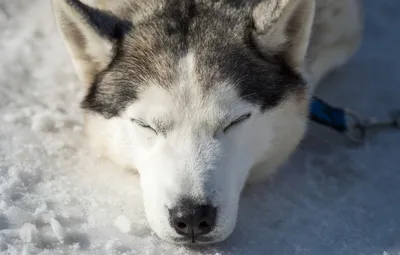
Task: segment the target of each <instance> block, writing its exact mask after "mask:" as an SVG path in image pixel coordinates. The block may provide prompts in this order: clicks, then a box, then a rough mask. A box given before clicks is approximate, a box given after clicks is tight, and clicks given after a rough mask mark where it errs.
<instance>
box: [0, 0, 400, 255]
mask: <svg viewBox="0 0 400 255" xmlns="http://www.w3.org/2000/svg"><path fill="white" fill-rule="evenodd" d="M364 3H365V5H366V18H367V20H366V35H365V41H364V43H363V45H362V47H361V50H360V51H359V52H358V54H357V55H356V57H355V58H354V59H353V60H352V61H351V62H350V63H349V64H348V65H347V66H346V67H345V68H344V69H342V70H341V71H339V72H336V73H335V74H333V75H331V76H330V77H329V78H328V79H326V80H325V81H324V84H323V85H322V87H321V88H320V89H319V91H318V93H319V95H320V96H322V97H323V98H324V99H326V100H328V101H329V102H331V103H333V104H336V105H340V106H344V107H349V108H352V109H354V110H356V111H358V112H360V113H361V114H362V115H374V116H377V117H380V118H386V117H387V113H388V112H389V111H390V110H392V109H396V108H398V109H400V60H399V56H400V46H399V45H400V30H399V27H400V15H398V13H399V12H400V2H399V1H398V0H379V1H376V0H365V1H364ZM82 93H83V91H82V87H81V86H80V85H79V83H78V82H77V79H76V75H75V73H74V71H73V68H72V64H71V62H70V59H69V57H68V56H67V53H66V49H65V47H64V44H63V42H62V41H61V39H60V36H59V34H58V32H57V29H56V27H55V24H54V20H53V16H52V14H51V7H50V1H47V0H0V254H41V255H45V254H46V255H47V254H49V255H50V254H52V255H53V254H270V255H282V254H287V255H300V254H304V255H306V254H307V255H346V254H348V255H383V254H385V255H398V254H400V132H399V131H391V130H388V131H386V132H382V133H378V134H375V135H373V136H371V137H370V139H369V140H368V141H367V143H366V144H365V145H363V146H355V145H353V144H351V143H349V142H348V141H347V140H346V139H345V138H344V137H342V136H341V135H340V134H337V133H335V132H333V131H331V130H329V129H327V128H324V127H321V126H317V125H314V124H311V125H310V129H309V133H308V135H307V136H306V137H305V139H304V141H303V143H302V145H301V146H300V148H299V149H298V151H297V152H296V153H295V154H294V155H293V157H292V158H291V159H290V160H289V162H288V164H287V165H285V166H284V167H283V168H282V171H280V172H279V174H278V175H277V176H276V178H274V179H273V180H271V181H270V182H268V183H265V184H261V185H258V186H254V187H250V188H248V189H246V190H245V191H244V193H243V198H242V201H241V207H240V214H239V220H238V224H237V228H236V230H235V232H234V233H233V235H232V236H231V237H230V238H229V239H228V240H226V241H225V242H223V243H221V244H217V245H212V246H208V247H202V248H193V247H180V246H174V245H172V244H168V243H165V242H162V241H160V240H159V239H158V238H157V237H155V236H154V234H153V233H152V232H151V230H150V229H149V226H148V225H147V222H146V219H145V215H144V211H143V206H142V200H141V190H140V188H139V182H138V176H137V175H135V174H134V173H132V172H130V171H127V170H123V169H120V168H118V167H116V166H115V165H113V164H112V163H110V162H108V161H105V160H103V159H100V158H98V157H96V155H93V152H91V151H90V150H89V149H88V148H87V146H86V140H85V137H84V136H83V135H82V126H81V125H82V114H81V112H80V110H79V107H78V105H79V101H80V99H81V97H82Z"/></svg>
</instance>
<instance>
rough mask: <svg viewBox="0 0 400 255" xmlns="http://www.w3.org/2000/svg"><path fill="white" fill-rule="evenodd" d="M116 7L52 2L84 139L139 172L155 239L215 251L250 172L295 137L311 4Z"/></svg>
mask: <svg viewBox="0 0 400 255" xmlns="http://www.w3.org/2000/svg"><path fill="white" fill-rule="evenodd" d="M115 2H116V3H120V5H119V4H115V6H113V7H112V8H110V9H112V12H111V11H102V10H100V9H95V8H93V7H89V6H88V5H86V4H83V3H81V2H79V1H78V0H54V7H55V13H56V17H57V20H58V24H59V27H60V30H61V32H62V35H63V36H64V39H65V41H66V43H67V46H68V48H69V51H70V53H71V56H72V58H73V60H74V63H75V65H76V67H77V72H78V74H79V76H80V77H81V79H82V81H83V83H84V84H85V85H86V90H87V93H86V97H85V98H84V100H83V102H82V106H83V108H84V109H85V111H86V122H87V123H86V125H87V131H88V134H89V136H92V139H93V142H94V143H95V144H96V147H98V148H100V149H101V150H102V152H103V153H104V154H105V155H106V156H108V157H110V158H111V159H112V160H114V161H115V162H118V163H120V164H122V165H124V166H126V167H133V168H136V169H138V171H139V173H140V178H141V183H142V189H143V195H144V206H145V209H146V214H147V218H148V221H149V223H150V225H151V227H152V229H153V230H154V231H155V232H156V233H157V235H158V236H160V237H161V238H163V239H165V240H168V241H172V242H180V243H184V242H190V241H195V242H199V243H208V242H217V241H221V240H223V239H225V238H226V237H227V236H228V235H229V234H230V233H231V232H232V231H233V229H234V226H235V222H236V218H237V212H238V203H239V198H240V193H241V190H242V188H243V186H244V184H245V182H246V180H247V179H248V178H249V174H250V172H252V174H255V176H258V177H259V176H260V175H259V174H260V173H268V172H271V171H272V170H273V169H274V168H275V167H277V166H279V164H281V163H282V162H283V161H284V160H285V159H286V158H287V156H288V155H289V154H290V153H291V152H292V151H293V149H294V148H295V147H296V145H297V144H298V142H299V141H300V139H301V138H302V136H303V133H304V130H305V123H306V117H307V104H308V93H307V85H306V82H305V78H304V76H303V67H304V64H303V62H304V59H305V55H306V51H307V46H308V41H309V36H310V30H311V24H312V20H313V13H314V2H313V0H263V1H260V0H257V1H233V0H232V1H227V0H226V1H223V0H221V1H211V0H209V1H206V0H184V1H178V0H177V1H166V0H165V1H147V0H146V1H145V0H137V1H135V0H133V1H131V3H127V1H115ZM113 5H114V4H113ZM262 162H263V164H261V163H262ZM251 169H253V170H252V171H251Z"/></svg>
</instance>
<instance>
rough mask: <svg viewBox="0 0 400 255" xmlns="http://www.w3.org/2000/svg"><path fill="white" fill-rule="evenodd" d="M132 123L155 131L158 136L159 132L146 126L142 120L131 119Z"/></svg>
mask: <svg viewBox="0 0 400 255" xmlns="http://www.w3.org/2000/svg"><path fill="white" fill-rule="evenodd" d="M131 121H132V122H135V123H136V124H138V125H139V126H141V127H144V128H149V129H151V130H153V131H154V132H155V133H156V134H158V132H157V131H156V130H155V129H154V128H152V127H151V126H150V125H147V124H145V123H144V122H143V121H142V120H138V119H134V118H131Z"/></svg>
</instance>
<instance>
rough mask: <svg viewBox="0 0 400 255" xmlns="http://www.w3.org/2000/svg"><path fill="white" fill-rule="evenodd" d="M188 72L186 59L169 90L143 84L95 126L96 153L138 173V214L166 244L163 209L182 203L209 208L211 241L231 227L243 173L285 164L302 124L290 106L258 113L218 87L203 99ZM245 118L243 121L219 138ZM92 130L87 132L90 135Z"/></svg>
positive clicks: (224, 85) (169, 233) (168, 233)
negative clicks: (213, 213)
mask: <svg viewBox="0 0 400 255" xmlns="http://www.w3.org/2000/svg"><path fill="white" fill-rule="evenodd" d="M194 66H195V58H194V55H193V54H188V56H187V57H186V58H184V59H182V61H181V63H180V67H179V70H180V72H181V73H180V76H179V77H180V79H179V81H178V84H176V86H174V87H172V88H170V89H169V90H166V89H164V88H162V87H161V86H158V85H149V86H147V87H146V89H145V90H144V91H142V92H141V93H140V94H139V99H138V100H136V102H135V103H133V104H132V105H130V106H129V107H128V108H127V109H126V110H125V112H124V114H123V115H122V116H121V118H113V119H111V120H103V121H104V122H107V123H103V124H101V126H102V132H103V133H102V135H100V136H101V137H103V140H104V137H109V138H108V139H109V140H106V141H103V144H102V145H96V146H98V147H99V146H101V147H102V148H105V149H103V150H105V151H106V152H105V153H106V154H107V155H108V156H109V157H111V158H112V159H113V160H114V161H116V162H119V163H120V164H122V165H124V166H128V167H133V168H136V169H138V171H139V173H140V178H141V186H142V189H143V196H144V199H143V200H144V206H145V209H146V215H147V218H148V221H149V223H150V225H151V227H152V229H153V230H154V231H155V232H156V233H157V235H158V236H160V237H161V238H163V239H165V240H168V241H175V240H176V239H177V238H180V237H181V236H180V235H179V234H178V233H177V232H176V231H175V230H174V229H173V228H172V227H171V225H170V221H169V213H168V209H171V208H173V207H175V206H177V204H178V203H179V201H180V200H181V199H182V198H190V199H193V200H195V201H197V202H199V203H209V204H211V205H212V206H213V207H215V208H217V219H216V226H215V228H214V229H213V231H211V232H210V233H209V234H208V235H206V237H209V241H210V242H217V241H221V240H223V239H225V238H226V237H227V236H228V235H229V234H230V233H231V232H232V231H233V229H234V227H235V223H236V218H237V212H238V204H239V198H240V193H241V190H242V188H243V186H244V184H245V182H246V180H247V177H248V175H249V172H250V169H251V168H252V167H253V166H254V165H256V164H258V163H260V162H261V161H264V160H267V162H266V163H267V165H268V166H270V167H271V169H273V168H275V167H276V166H277V165H279V164H280V163H281V161H283V160H284V159H286V157H287V155H288V154H289V153H290V152H291V151H292V150H293V149H294V147H295V146H296V145H297V143H298V142H299V140H300V138H301V137H302V135H303V133H304V126H305V118H304V116H302V115H301V113H300V112H301V111H300V110H299V109H298V105H297V104H296V103H295V102H297V101H296V100H294V99H293V100H289V101H288V100H287V102H286V103H285V104H282V105H280V106H279V107H277V108H276V109H274V110H271V111H267V112H265V113H260V111H259V110H258V109H257V107H255V106H253V105H251V104H250V103H248V102H246V101H244V100H242V99H240V97H239V96H238V95H237V93H236V91H235V89H234V88H233V86H232V85H231V84H229V82H226V81H225V82H221V83H220V84H216V85H215V86H213V87H212V88H211V90H210V91H208V92H204V91H202V88H201V86H200V85H198V84H197V82H198V80H197V77H196V73H195V71H194V70H195V68H194ZM205 93H206V94H205ZM247 114H251V116H250V117H249V118H248V119H246V120H243V121H242V122H241V123H238V124H237V125H234V126H232V127H231V128H229V129H228V130H227V131H226V132H224V131H223V130H224V128H225V127H226V126H228V125H229V124H230V123H231V122H232V121H235V120H236V119H237V118H239V117H241V116H244V115H247ZM132 118H133V119H135V120H140V122H141V123H140V124H144V125H149V126H150V127H152V128H153V129H154V130H155V131H154V130H152V129H151V128H148V127H142V126H141V125H138V123H134V122H132V121H131V119H132ZM155 120H157V121H155ZM92 122H93V121H92ZM89 126H90V125H89ZM96 126H97V127H98V126H99V125H98V123H94V124H93V127H94V128H92V130H90V132H89V133H96V132H98V130H97V129H96V128H95V127H96ZM107 130H108V131H107ZM104 132H106V134H105V135H104ZM96 139H97V140H99V138H96ZM263 171H264V172H265V171H268V170H267V169H264V170H263Z"/></svg>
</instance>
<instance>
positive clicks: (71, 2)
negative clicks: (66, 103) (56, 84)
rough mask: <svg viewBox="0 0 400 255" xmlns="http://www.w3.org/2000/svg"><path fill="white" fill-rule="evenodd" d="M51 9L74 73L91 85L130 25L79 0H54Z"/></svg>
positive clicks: (112, 54)
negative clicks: (69, 56) (72, 64)
mask: <svg viewBox="0 0 400 255" xmlns="http://www.w3.org/2000/svg"><path fill="white" fill-rule="evenodd" d="M53 10H54V14H55V17H56V21H57V24H58V28H59V30H60V32H61V34H62V37H63V39H64V41H65V42H66V45H67V48H68V51H69V53H70V55H71V57H72V59H73V62H74V64H75V67H76V70H77V73H78V75H79V77H80V79H81V81H82V82H83V83H84V84H85V85H86V86H90V85H91V83H92V82H93V80H94V77H95V76H96V74H98V73H99V72H100V71H102V70H104V69H105V68H106V67H107V66H108V65H109V64H110V62H111V60H112V58H113V57H114V54H115V48H116V45H117V42H118V41H119V40H121V38H122V37H123V36H124V34H126V33H127V32H128V31H129V30H130V29H131V27H132V24H131V22H129V21H126V20H121V19H119V18H117V17H116V16H114V15H112V14H111V13H108V12H105V11H101V10H100V9H96V8H93V7H90V6H88V5H86V4H84V3H82V2H80V1H79V0H53Z"/></svg>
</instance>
